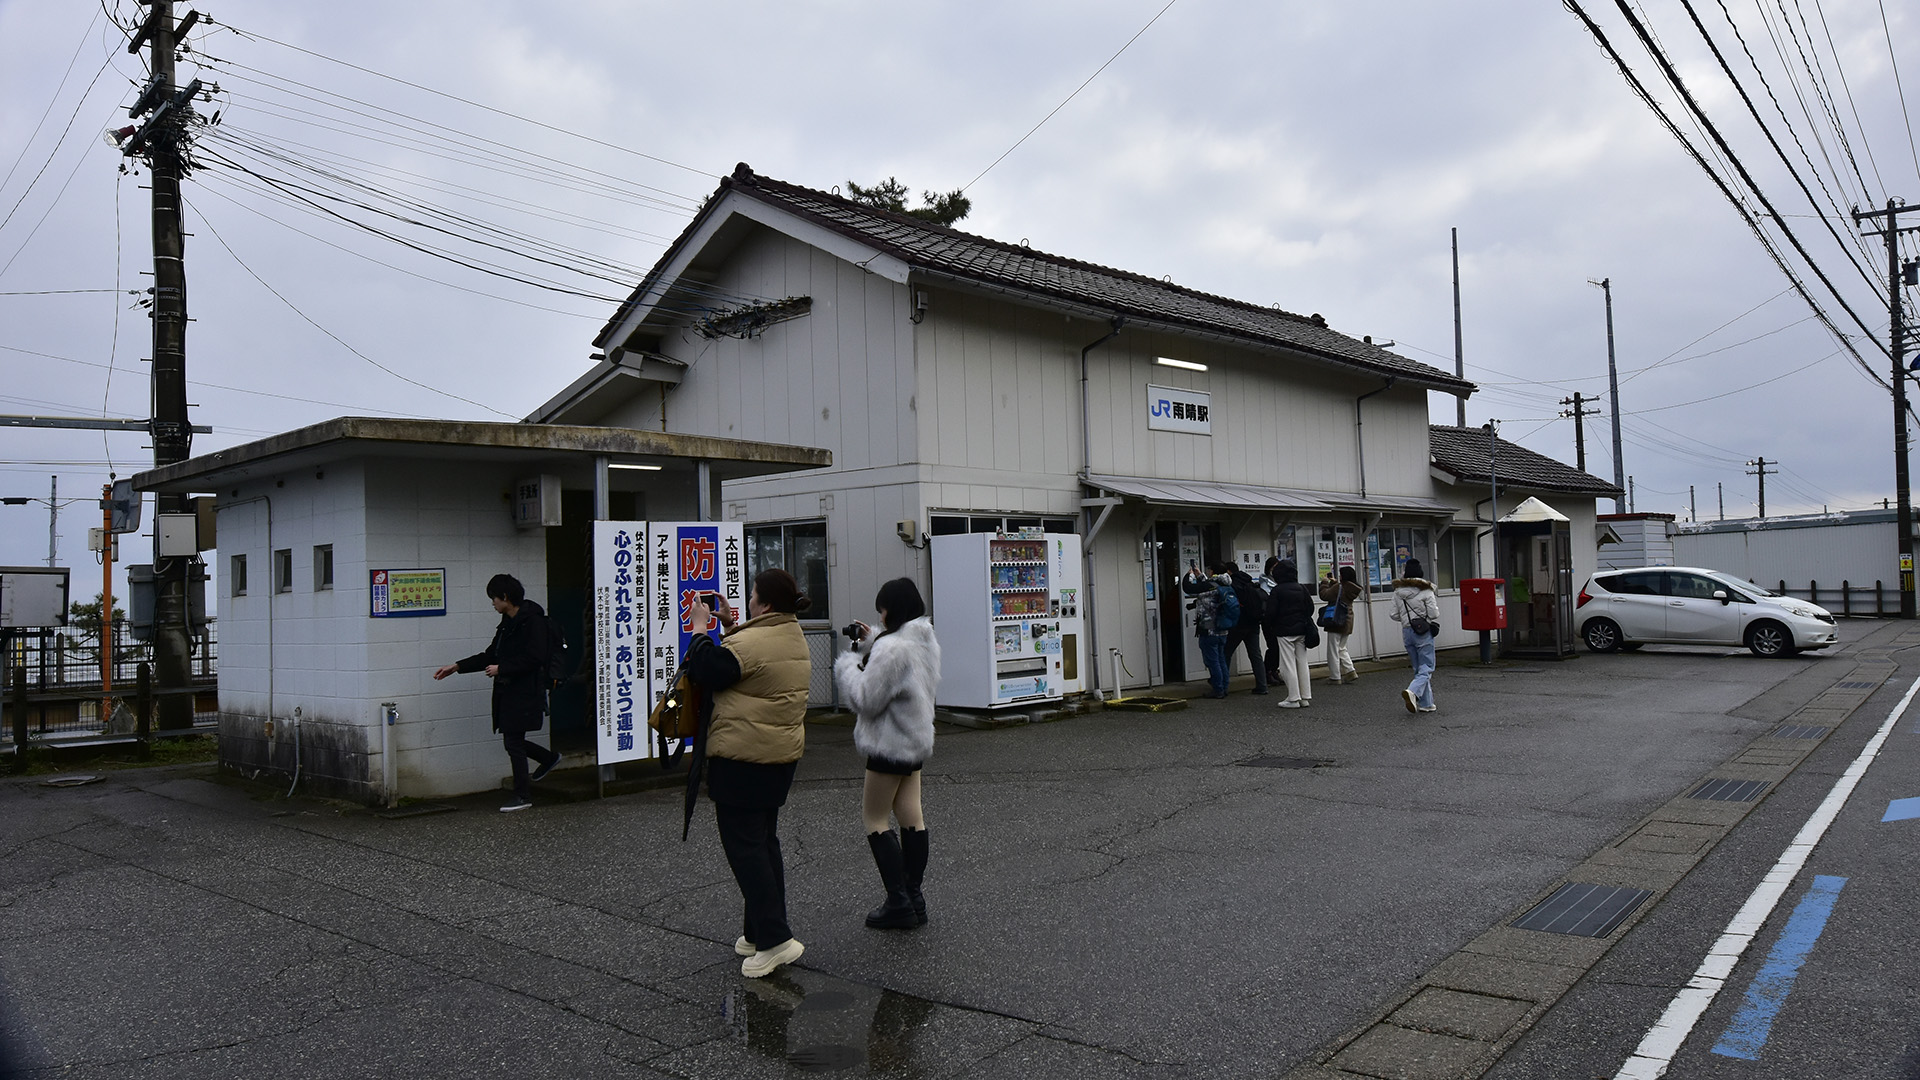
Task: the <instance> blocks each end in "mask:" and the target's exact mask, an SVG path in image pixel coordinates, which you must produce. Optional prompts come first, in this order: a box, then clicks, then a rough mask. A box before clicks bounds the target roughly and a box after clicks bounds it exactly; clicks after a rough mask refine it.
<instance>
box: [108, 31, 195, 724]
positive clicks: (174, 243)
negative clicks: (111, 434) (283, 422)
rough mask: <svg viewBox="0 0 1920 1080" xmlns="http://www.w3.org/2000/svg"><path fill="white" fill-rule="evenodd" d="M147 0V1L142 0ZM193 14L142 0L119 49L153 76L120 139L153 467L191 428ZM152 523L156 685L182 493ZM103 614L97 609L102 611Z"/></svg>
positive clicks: (183, 596) (182, 667)
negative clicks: (135, 251) (165, 545)
mask: <svg viewBox="0 0 1920 1080" xmlns="http://www.w3.org/2000/svg"><path fill="white" fill-rule="evenodd" d="M143 2H146V0H143ZM199 18H200V13H199V12H197V11H190V12H188V13H187V16H186V20H185V21H184V22H182V23H181V24H180V25H179V26H178V27H176V26H175V25H174V22H173V0H151V6H150V7H149V8H148V13H147V19H146V22H145V23H143V24H142V25H141V26H140V28H139V29H138V30H137V31H136V32H135V33H134V36H133V40H132V41H130V42H128V44H127V51H128V52H130V53H132V52H138V51H139V50H140V47H141V45H142V44H145V45H147V46H148V47H149V50H150V63H149V67H150V68H151V70H152V72H153V75H152V78H151V79H150V80H149V81H148V83H147V85H146V87H145V89H144V90H142V92H141V94H140V97H139V100H137V101H136V102H135V103H134V105H133V107H132V108H131V109H129V110H127V115H128V116H132V117H138V116H142V115H147V117H148V119H147V121H146V123H145V124H144V125H142V126H141V127H140V128H139V129H138V130H137V131H136V132H134V133H133V134H132V136H131V137H130V138H128V139H127V140H126V141H125V142H123V143H122V144H121V152H122V153H123V154H125V155H126V156H128V157H133V156H135V155H140V156H142V157H144V158H145V160H146V162H147V167H148V174H149V176H150V177H151V178H152V181H153V186H152V191H153V311H152V317H153V358H152V359H153V418H152V420H153V427H152V434H153V464H154V467H155V468H159V467H161V466H164V465H171V464H174V463H175V462H179V461H184V460H186V459H187V457H188V456H189V455H190V454H191V453H192V450H193V432H192V428H191V425H190V423H189V421H188V418H187V271H186V262H185V254H186V253H185V242H184V239H183V233H182V229H181V216H180V179H181V177H182V176H183V175H184V174H185V173H186V172H187V170H188V168H189V167H190V164H189V162H188V159H187V149H188V145H189V141H190V137H189V134H188V119H189V117H190V116H191V115H192V111H193V99H194V98H195V97H196V96H197V95H198V94H199V93H200V82H199V80H197V79H196V80H194V81H193V82H192V83H190V84H188V85H187V86H186V87H184V88H178V89H177V88H176V87H175V86H174V70H173V54H174V49H175V46H176V45H177V43H178V40H179V38H180V37H181V36H182V35H184V34H185V33H186V31H187V30H188V29H189V28H190V27H192V25H193V24H194V23H195V22H197V21H198V20H199ZM154 509H155V512H156V513H155V525H154V545H155V551H154V559H153V572H154V612H153V616H154V618H153V622H154V627H153V660H154V665H153V666H154V675H155V677H156V680H157V681H158V683H159V687H160V689H161V690H176V689H183V688H185V687H186V686H188V685H189V682H190V676H191V668H190V665H191V662H192V658H193V643H192V637H191V628H190V627H189V626H188V619H189V610H188V603H187V586H188V578H189V574H190V571H191V568H192V564H193V562H195V561H196V559H195V557H179V556H174V557H167V558H163V557H161V555H160V552H159V550H158V548H159V535H160V529H159V521H158V518H159V515H161V514H181V513H186V512H188V511H189V509H190V504H189V502H188V498H187V496H185V495H170V494H162V495H160V496H158V497H157V499H156V501H155V506H154ZM103 618H104V615H103ZM156 712H157V716H158V719H159V726H160V727H161V728H162V729H169V728H172V729H178V728H187V727H192V726H193V702H192V699H191V698H189V697H188V696H186V695H183V694H163V695H161V697H160V699H159V701H158V702H157V707H156Z"/></svg>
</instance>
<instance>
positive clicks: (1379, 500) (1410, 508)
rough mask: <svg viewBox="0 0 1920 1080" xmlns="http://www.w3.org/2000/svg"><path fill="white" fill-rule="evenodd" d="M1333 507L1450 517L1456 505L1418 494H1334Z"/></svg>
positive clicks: (1379, 512) (1374, 512) (1368, 512)
mask: <svg viewBox="0 0 1920 1080" xmlns="http://www.w3.org/2000/svg"><path fill="white" fill-rule="evenodd" d="M1330 499H1331V501H1332V503H1333V506H1334V508H1335V509H1338V510H1356V511H1359V512H1361V513H1365V514H1407V515H1412V516H1416V517H1448V518H1450V517H1452V516H1453V515H1454V512H1455V511H1456V510H1457V509H1458V508H1457V507H1455V506H1453V505H1451V504H1449V503H1444V502H1441V501H1440V500H1439V499H1428V498H1425V497H1423V496H1419V495H1367V496H1355V495H1335V496H1330Z"/></svg>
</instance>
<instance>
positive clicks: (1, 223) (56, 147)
mask: <svg viewBox="0 0 1920 1080" xmlns="http://www.w3.org/2000/svg"><path fill="white" fill-rule="evenodd" d="M111 63H113V57H111V56H109V57H107V59H106V60H105V61H104V62H102V63H101V65H100V70H99V71H96V72H94V73H93V81H92V82H90V83H88V84H87V89H86V90H85V91H84V92H83V93H81V95H80V100H79V101H78V102H76V103H75V104H74V106H73V113H72V115H70V116H68V117H67V126H66V127H65V128H63V129H61V131H60V141H59V142H56V143H54V144H53V150H52V151H51V152H49V153H48V154H47V160H45V161H43V162H41V163H40V170H39V171H38V172H36V173H34V174H33V179H32V180H29V181H27V187H26V190H24V191H22V192H21V193H20V198H19V199H17V200H15V201H14V204H13V206H12V207H11V208H9V209H8V210H7V216H6V217H4V218H0V230H3V229H5V228H6V227H7V224H8V223H9V222H11V221H12V220H13V215H15V214H17V213H19V212H20V206H21V204H22V203H25V202H26V201H27V196H29V195H31V194H33V189H34V187H35V186H36V185H38V184H39V183H40V178H41V177H43V176H45V175H46V174H47V167H48V166H50V165H52V164H53V161H54V159H55V158H57V157H59V156H60V151H61V150H62V149H63V148H65V147H66V145H67V136H69V135H71V134H73V122H74V121H75V120H77V119H79V118H80V110H81V109H84V108H86V105H87V99H88V98H90V97H92V96H93V88H94V87H96V86H98V85H100V76H102V75H105V74H106V73H107V66H108V65H109V64H111ZM81 160H82V161H85V160H86V157H85V155H82V156H81ZM74 171H75V172H78V171H79V166H78V165H76V166H75V167H74ZM67 182H68V183H72V182H73V173H68V174H67ZM60 190H61V191H62V192H65V191H66V187H65V185H62V186H61V188H60ZM59 201H60V197H59V196H58V195H56V196H54V202H55V203H58V202H59ZM40 220H41V221H45V220H47V219H46V217H45V216H42V217H41V218H40ZM34 230H35V231H36V232H37V231H39V226H38V225H36V226H34ZM32 239H33V235H32V234H31V233H29V234H28V235H27V240H32ZM20 246H21V247H22V248H24V247H26V241H25V240H23V241H21V243H20ZM13 256H14V258H15V259H17V258H19V257H20V252H18V251H15V252H14V253H13ZM7 265H8V266H12V265H13V259H8V260H7ZM4 273H6V271H5V270H4V269H0V274H4Z"/></svg>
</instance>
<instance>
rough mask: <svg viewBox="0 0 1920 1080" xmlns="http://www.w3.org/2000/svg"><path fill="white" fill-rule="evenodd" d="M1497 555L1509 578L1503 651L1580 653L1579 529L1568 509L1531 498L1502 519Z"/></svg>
mask: <svg viewBox="0 0 1920 1080" xmlns="http://www.w3.org/2000/svg"><path fill="white" fill-rule="evenodd" d="M1498 536H1499V539H1498V542H1497V544H1496V546H1495V552H1494V561H1495V566H1496V567H1497V568H1498V575H1499V576H1500V577H1502V578H1504V579H1505V580H1506V598H1507V603H1506V608H1507V624H1506V628H1505V629H1503V630H1501V631H1500V654H1501V655H1502V656H1529V657H1550V658H1555V659H1559V658H1564V657H1569V656H1572V655H1573V654H1574V645H1575V638H1574V633H1573V593H1574V581H1573V533H1572V525H1571V523H1570V522H1569V521H1568V520H1567V517H1566V515H1564V514H1562V513H1560V512H1559V511H1558V510H1555V509H1554V508H1553V507H1551V506H1548V505H1547V504H1546V503H1544V502H1541V501H1540V500H1539V499H1537V498H1529V499H1527V500H1526V501H1524V502H1522V503H1521V504H1520V505H1519V506H1516V507H1514V508H1513V511H1512V512H1511V513H1509V514H1507V515H1506V516H1505V517H1502V518H1501V519H1500V528H1499V534H1498Z"/></svg>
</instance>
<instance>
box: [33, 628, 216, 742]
mask: <svg viewBox="0 0 1920 1080" xmlns="http://www.w3.org/2000/svg"><path fill="white" fill-rule="evenodd" d="M114 638H115V642H116V644H115V646H114V650H113V670H112V684H111V686H110V687H104V688H103V687H102V685H101V681H100V645H99V641H98V638H94V639H92V640H89V639H88V638H86V637H84V636H78V637H76V636H72V635H69V634H67V633H57V632H54V631H51V630H46V631H40V632H38V633H19V634H14V635H12V636H11V637H10V638H9V639H8V640H7V642H6V647H5V649H4V652H0V709H4V711H5V714H6V715H5V722H4V723H0V753H11V752H13V751H14V750H16V749H17V748H19V747H20V746H22V745H31V744H32V743H34V742H42V743H46V744H48V745H53V744H59V743H78V742H98V741H106V740H113V739H124V738H146V737H147V733H143V732H142V731H141V730H140V723H141V719H142V717H143V716H144V717H145V718H146V719H147V721H148V731H149V732H151V731H152V718H153V707H154V706H153V703H154V702H155V701H156V700H158V699H160V698H164V697H168V696H189V697H191V698H192V701H193V730H203V731H210V730H213V729H214V728H215V727H216V726H217V724H218V716H217V710H218V708H219V703H218V696H217V692H216V688H215V671H216V669H217V664H218V654H217V647H218V639H217V636H216V633H215V630H214V627H213V625H212V624H211V623H210V624H209V625H208V627H207V630H206V632H205V633H204V634H201V635H199V636H197V637H196V639H195V641H194V650H193V654H192V658H191V660H190V661H189V665H188V675H189V680H190V683H191V685H189V686H185V687H180V688H177V689H169V690H154V689H151V681H152V680H151V674H150V673H151V670H152V667H151V665H152V659H153V647H152V646H151V645H150V644H147V643H143V642H132V641H131V639H130V638H129V637H127V636H126V625H125V623H124V621H123V620H120V619H115V620H114ZM121 641H128V642H129V644H127V645H125V646H122V645H120V644H118V643H119V642H121ZM143 671H145V672H148V673H149V674H148V675H147V676H146V678H147V681H148V685H149V689H148V690H147V691H146V693H145V694H144V695H143V693H142V690H141V685H140V680H141V678H142V675H141V673H142V672H143ZM143 703H144V704H143ZM153 733H155V734H161V735H166V734H173V732H170V731H168V732H153Z"/></svg>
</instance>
